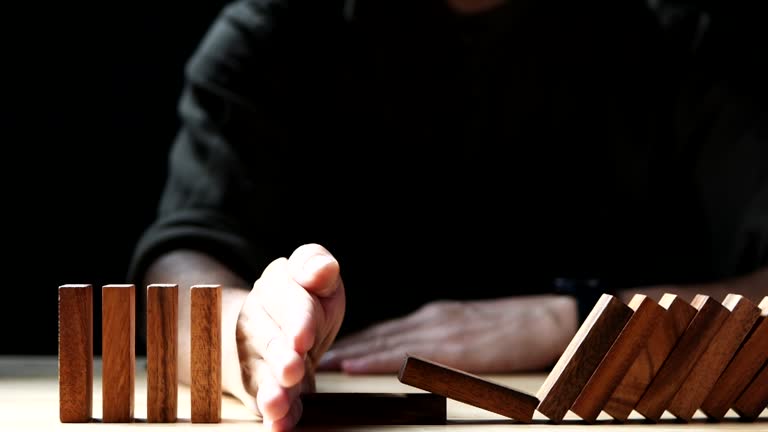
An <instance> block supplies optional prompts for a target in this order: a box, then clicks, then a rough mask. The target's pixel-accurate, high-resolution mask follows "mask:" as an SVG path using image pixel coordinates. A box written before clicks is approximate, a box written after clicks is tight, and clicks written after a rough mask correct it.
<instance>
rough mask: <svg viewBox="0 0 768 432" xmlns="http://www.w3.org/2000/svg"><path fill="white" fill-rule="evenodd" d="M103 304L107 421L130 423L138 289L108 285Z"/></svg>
mask: <svg viewBox="0 0 768 432" xmlns="http://www.w3.org/2000/svg"><path fill="white" fill-rule="evenodd" d="M101 302H102V304H101V306H102V307H101V314H102V343H101V346H102V380H101V381H102V403H103V409H102V411H103V413H102V414H103V421H104V423H128V422H131V421H133V403H134V384H135V380H136V366H135V364H136V343H135V336H136V315H135V313H136V289H135V287H134V285H117V284H113V285H104V286H103V287H102V290H101Z"/></svg>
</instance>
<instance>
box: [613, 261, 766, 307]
mask: <svg viewBox="0 0 768 432" xmlns="http://www.w3.org/2000/svg"><path fill="white" fill-rule="evenodd" d="M665 293H672V294H677V295H679V296H680V297H681V298H683V299H685V300H686V301H690V300H692V299H693V297H694V296H696V295H697V294H704V295H708V296H710V297H713V298H715V299H717V300H718V301H722V300H723V299H724V298H725V296H726V295H728V294H741V295H743V296H744V297H746V298H748V299H750V300H752V301H753V302H759V301H760V300H761V299H762V298H763V297H765V296H766V295H768V267H763V268H760V269H758V270H756V271H754V272H752V273H749V274H746V275H743V276H739V277H734V278H730V279H724V280H722V281H717V282H712V283H705V284H691V285H656V286H650V287H640V288H637V289H628V290H623V291H620V292H619V296H620V297H621V299H622V300H624V301H625V302H628V301H629V300H630V299H631V298H632V296H634V295H635V294H645V295H647V296H649V297H651V298H653V299H655V300H659V299H660V298H661V296H662V295H664V294H665Z"/></svg>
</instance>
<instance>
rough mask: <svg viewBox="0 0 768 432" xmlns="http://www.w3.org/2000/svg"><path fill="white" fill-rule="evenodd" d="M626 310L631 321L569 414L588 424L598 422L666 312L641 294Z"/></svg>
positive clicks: (635, 297)
mask: <svg viewBox="0 0 768 432" xmlns="http://www.w3.org/2000/svg"><path fill="white" fill-rule="evenodd" d="M628 306H629V307H630V308H631V309H632V310H633V311H634V312H633V313H632V317H631V318H630V319H629V321H627V324H626V325H625V326H624V329H623V330H622V331H621V334H619V336H618V337H617V338H616V341H615V342H614V343H613V346H611V348H610V349H609V350H608V353H607V354H606V355H605V357H604V358H603V361H602V362H600V365H599V366H598V367H597V369H596V370H595V372H594V373H593V374H592V377H591V378H590V379H589V381H588V382H587V385H586V386H584V388H583V389H582V390H581V394H579V397H578V398H576V402H574V404H573V406H572V407H571V411H573V412H574V413H576V414H577V415H578V416H579V417H581V418H582V419H584V420H585V421H586V422H588V423H594V422H595V420H597V416H598V415H600V412H601V411H602V409H603V406H604V405H605V404H606V403H607V402H608V399H609V398H610V397H611V395H612V394H613V391H614V390H615V389H616V386H618V385H619V382H620V381H621V379H622V378H623V377H624V375H625V374H626V372H627V370H628V369H629V368H630V366H632V363H633V362H634V360H635V359H636V358H637V356H638V354H639V353H640V350H641V349H643V348H645V346H646V344H647V343H648V338H649V337H650V335H651V333H652V332H653V331H654V330H655V329H656V327H657V326H658V325H659V323H660V322H661V318H662V314H663V313H664V311H665V310H664V308H662V307H661V306H659V304H658V303H657V302H656V301H655V300H653V299H652V298H649V297H646V296H644V295H642V294H636V295H635V296H634V297H633V298H632V300H631V301H630V302H629V305H628Z"/></svg>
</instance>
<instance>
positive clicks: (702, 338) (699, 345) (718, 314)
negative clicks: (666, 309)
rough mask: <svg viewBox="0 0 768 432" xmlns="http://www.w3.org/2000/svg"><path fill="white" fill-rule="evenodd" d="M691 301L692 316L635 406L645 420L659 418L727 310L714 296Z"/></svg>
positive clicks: (716, 329)
mask: <svg viewBox="0 0 768 432" xmlns="http://www.w3.org/2000/svg"><path fill="white" fill-rule="evenodd" d="M691 305H692V306H693V307H694V308H696V310H697V312H696V316H694V317H693V319H692V320H691V323H690V324H689V325H688V328H686V329H685V332H684V333H683V335H682V336H681V337H680V340H679V341H678V342H677V345H675V348H674V349H673V350H672V352H671V353H670V354H669V356H668V357H667V360H666V361H665V362H664V364H663V365H662V366H661V369H659V372H658V373H657V374H656V376H655V377H654V378H653V381H652V382H651V384H650V385H649V386H648V389H647V390H646V391H645V394H644V395H643V397H642V398H641V399H640V401H639V402H638V403H637V406H636V407H635V411H637V412H639V413H640V414H642V415H643V416H645V417H646V418H647V419H649V420H652V421H659V420H660V419H661V416H662V415H663V414H664V411H665V410H666V409H667V406H669V403H670V402H671V401H672V398H674V397H675V394H676V393H677V391H678V390H679V389H680V386H682V385H683V382H684V381H685V378H686V377H687V376H688V374H689V373H690V372H691V370H692V369H693V367H694V366H695V365H696V362H697V361H698V360H699V357H700V356H701V354H702V353H703V352H704V351H705V350H706V349H707V347H708V346H709V342H710V341H711V340H712V338H713V337H714V336H715V334H716V333H717V331H718V330H720V326H721V325H722V324H723V322H724V321H725V319H726V318H727V317H728V314H730V312H729V311H728V309H726V308H725V307H723V305H722V304H720V303H719V302H718V301H717V300H715V299H713V298H711V297H709V296H705V295H701V294H698V295H696V297H694V298H693V301H691Z"/></svg>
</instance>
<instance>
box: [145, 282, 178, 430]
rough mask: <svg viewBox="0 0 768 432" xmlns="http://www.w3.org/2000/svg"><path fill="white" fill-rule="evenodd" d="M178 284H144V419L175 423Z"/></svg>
mask: <svg viewBox="0 0 768 432" xmlns="http://www.w3.org/2000/svg"><path fill="white" fill-rule="evenodd" d="M178 305H179V287H178V285H165V284H152V285H149V286H148V287H147V421H148V422H150V423H170V422H175V421H176V417H177V398H178V395H177V391H178V372H177V361H178V356H177V352H178V308H179V307H178Z"/></svg>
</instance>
